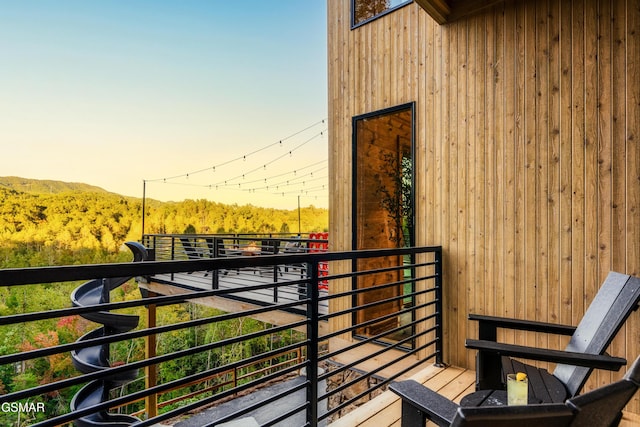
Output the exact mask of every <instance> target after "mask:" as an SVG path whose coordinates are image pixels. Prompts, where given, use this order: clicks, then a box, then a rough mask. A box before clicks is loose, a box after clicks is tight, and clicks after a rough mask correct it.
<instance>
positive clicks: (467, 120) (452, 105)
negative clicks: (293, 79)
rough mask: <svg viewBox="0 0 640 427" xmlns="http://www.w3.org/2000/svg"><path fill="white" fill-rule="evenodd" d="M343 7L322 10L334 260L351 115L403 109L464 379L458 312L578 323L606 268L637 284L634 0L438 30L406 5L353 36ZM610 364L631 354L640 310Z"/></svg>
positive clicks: (600, 378) (638, 100)
mask: <svg viewBox="0 0 640 427" xmlns="http://www.w3.org/2000/svg"><path fill="white" fill-rule="evenodd" d="M349 4H350V1H349V0H328V32H329V40H328V46H329V52H328V64H329V110H330V113H329V114H330V168H331V175H332V177H333V179H332V180H331V182H330V186H331V196H330V215H331V246H332V247H331V249H332V250H349V249H351V247H350V246H351V232H352V229H351V218H350V215H351V197H352V183H351V170H352V167H351V162H352V159H351V142H352V141H351V119H352V117H353V116H355V115H359V114H364V113H369V112H372V111H376V110H380V109H383V108H388V107H392V106H395V105H399V104H404V103H407V102H412V101H415V102H416V146H417V151H416V162H417V168H416V173H417V177H416V191H417V193H416V201H417V224H416V226H417V229H416V234H417V244H418V245H442V246H443V249H444V267H445V270H444V274H445V277H444V283H445V301H444V302H445V307H446V318H445V319H446V320H445V324H444V327H445V336H444V340H445V352H446V353H445V359H446V360H447V361H448V362H450V363H453V364H456V365H460V366H465V367H473V366H474V354H473V353H472V352H469V351H467V350H465V348H464V339H465V337H474V336H476V334H477V331H476V330H475V329H474V328H475V325H473V324H471V323H469V322H468V321H467V320H466V315H467V313H468V312H474V313H486V314H494V315H506V316H515V317H520V318H527V319H536V320H542V321H550V322H558V323H572V324H575V323H577V322H578V321H579V320H580V318H581V317H582V315H583V313H584V311H585V309H586V307H587V305H588V304H589V302H590V301H591V300H592V299H593V297H594V295H595V293H596V292H597V289H598V287H599V284H600V283H601V282H602V280H603V279H604V277H605V276H606V274H607V272H608V271H609V270H617V271H621V272H626V273H630V274H634V275H640V147H638V144H640V2H638V1H637V0H599V1H598V0H593V1H592V0H574V1H573V2H566V1H561V0H531V1H519V2H506V3H505V4H501V5H498V6H494V7H492V8H490V9H488V10H485V11H482V12H481V13H480V14H477V15H474V16H471V17H468V18H465V19H462V20H459V21H456V22H453V23H450V24H446V25H442V26H441V25H438V24H437V23H436V22H435V21H433V20H432V19H431V18H430V17H429V15H427V13H426V12H425V11H424V10H422V9H421V8H420V7H419V6H418V5H417V4H415V3H412V4H409V5H407V6H405V7H402V8H400V9H398V10H396V11H394V12H392V13H390V14H388V15H386V16H384V17H382V18H379V19H377V20H374V21H372V22H370V23H368V24H366V25H363V26H361V27H358V28H356V29H354V30H351V29H350V25H349V16H350V15H349V14H350V10H349ZM338 268H339V266H338ZM344 268H348V266H344ZM344 286H349V283H347V282H345V283H344ZM344 304H349V302H348V301H344ZM342 308H344V307H342ZM336 309H339V308H338V307H336ZM342 321H345V322H347V321H349V319H348V318H344V319H343V320H342ZM502 339H504V340H506V341H518V342H524V343H526V344H531V345H533V344H535V345H549V346H551V347H562V346H564V345H565V341H564V340H560V339H558V338H555V337H554V338H548V337H541V336H539V335H532V334H524V333H517V334H516V333H513V332H511V333H508V334H507V333H505V334H504V335H503V336H502ZM611 353H612V354H616V355H624V356H625V357H626V358H627V359H631V360H633V359H634V358H635V357H636V356H637V355H638V354H640V312H635V313H634V314H633V315H632V317H631V319H630V320H629V321H628V322H627V324H626V326H625V327H624V328H623V329H622V332H621V333H620V334H619V336H618V338H617V339H616V340H615V341H614V343H613V345H612V349H611ZM620 375H621V373H615V374H610V373H603V372H598V373H597V374H596V375H594V376H593V378H592V380H591V381H590V382H589V383H588V385H587V388H588V389H590V388H592V387H595V386H598V385H601V384H605V383H609V382H611V381H612V380H613V379H615V378H618V377H619V376H620ZM629 409H630V410H631V411H633V412H640V398H636V399H635V400H634V401H633V403H632V404H631V406H630V408H629Z"/></svg>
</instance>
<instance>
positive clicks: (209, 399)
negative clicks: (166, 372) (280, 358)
mask: <svg viewBox="0 0 640 427" xmlns="http://www.w3.org/2000/svg"><path fill="white" fill-rule="evenodd" d="M298 366H300V365H296V366H293V367H290V368H285V369H283V370H281V371H278V372H276V373H274V374H271V375H267V376H264V377H262V378H260V379H258V380H254V381H250V382H247V383H245V384H242V385H240V386H238V387H236V388H234V389H231V390H226V391H224V392H222V393H219V394H217V395H215V396H210V397H207V398H204V399H202V400H200V401H198V402H194V403H191V404H187V405H185V406H182V407H180V408H176V409H174V410H171V411H168V412H165V413H164V414H160V415H158V416H156V417H153V418H150V419H148V420H144V421H141V422H140V423H136V427H146V426H153V425H155V424H157V423H158V422H161V421H165V420H168V419H171V418H174V417H176V416H178V415H181V414H183V413H185V412H188V411H191V410H193V409H198V408H200V407H201V406H206V405H208V404H210V403H213V402H215V401H216V400H222V399H225V398H227V397H229V396H232V395H234V394H236V393H239V392H242V391H245V390H248V389H251V388H253V387H255V386H256V384H259V382H260V381H261V382H267V381H271V380H273V379H276V378H278V377H282V376H284V375H285V374H288V373H291V372H294V371H296V370H298V369H297V368H298ZM139 393H141V392H138V393H135V394H139Z"/></svg>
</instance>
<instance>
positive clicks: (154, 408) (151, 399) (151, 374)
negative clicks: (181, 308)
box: [144, 291, 158, 419]
mask: <svg viewBox="0 0 640 427" xmlns="http://www.w3.org/2000/svg"><path fill="white" fill-rule="evenodd" d="M148 296H149V297H155V296H158V295H157V294H156V293H155V292H151V291H149V295H148ZM155 327H156V305H155V304H149V305H148V306H147V328H149V329H151V328H155ZM144 344H145V357H146V358H147V359H151V358H153V357H156V334H155V333H152V334H150V335H147V336H145V340H144ZM145 370H146V375H145V388H147V389H149V388H152V387H155V386H156V385H158V375H157V372H158V371H157V367H156V365H149V366H147V367H146V368H145ZM145 410H146V412H147V419H149V418H153V417H156V416H157V415H158V395H157V394H156V393H153V394H150V395H149V396H147V397H145Z"/></svg>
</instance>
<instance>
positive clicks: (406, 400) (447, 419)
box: [389, 380, 458, 426]
mask: <svg viewBox="0 0 640 427" xmlns="http://www.w3.org/2000/svg"><path fill="white" fill-rule="evenodd" d="M389 388H390V389H391V390H392V391H393V392H394V393H395V394H397V395H398V396H400V397H401V398H402V402H403V404H409V405H411V406H412V407H414V408H415V409H416V410H418V411H420V412H423V413H425V414H426V415H427V418H428V419H429V420H431V421H433V422H434V423H436V424H437V425H439V426H449V425H451V422H452V421H453V418H454V417H455V415H456V411H457V410H458V405H457V404H455V403H454V402H452V401H451V400H449V399H447V398H446V397H444V396H441V395H439V394H438V393H436V392H435V391H433V390H431V389H429V388H427V387H425V386H423V385H422V384H420V383H419V382H417V381H414V380H406V381H399V382H395V383H392V384H391V385H390V386H389Z"/></svg>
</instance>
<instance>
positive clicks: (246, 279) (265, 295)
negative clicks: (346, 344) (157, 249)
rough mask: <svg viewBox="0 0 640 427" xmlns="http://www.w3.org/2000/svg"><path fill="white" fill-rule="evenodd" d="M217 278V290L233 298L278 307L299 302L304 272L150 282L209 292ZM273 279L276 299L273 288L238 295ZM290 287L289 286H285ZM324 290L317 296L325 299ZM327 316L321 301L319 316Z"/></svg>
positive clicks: (244, 272) (164, 277)
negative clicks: (278, 303) (232, 294)
mask: <svg viewBox="0 0 640 427" xmlns="http://www.w3.org/2000/svg"><path fill="white" fill-rule="evenodd" d="M214 274H217V277H218V289H225V290H229V289H234V290H237V291H238V292H237V293H235V294H234V295H235V297H237V298H240V299H242V300H245V301H255V302H257V303H274V302H275V301H276V298H277V301H278V302H280V303H289V302H295V301H298V300H300V299H301V298H303V296H302V295H301V294H300V292H303V291H304V287H303V286H300V285H299V281H300V280H304V279H305V274H306V273H305V272H304V271H301V270H300V269H299V268H297V267H286V268H285V266H278V269H277V276H276V274H275V271H274V267H267V268H243V269H237V270H235V269H234V270H228V271H225V270H222V271H220V272H210V271H195V272H193V273H175V274H158V275H155V276H154V278H155V279H156V280H157V281H161V282H165V283H173V284H175V285H177V286H187V287H189V288H191V289H202V290H211V289H213V275H214ZM276 277H277V283H278V288H277V295H274V288H268V289H260V290H250V291H242V289H245V288H248V287H250V286H256V285H265V284H275V283H276ZM289 283H291V284H289ZM326 295H327V291H326V290H325V289H321V290H320V296H321V297H322V296H326ZM297 309H298V310H299V311H300V312H305V311H306V307H305V306H303V305H300V306H298V307H297ZM327 312H328V303H327V301H321V303H320V314H326V313H327Z"/></svg>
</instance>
